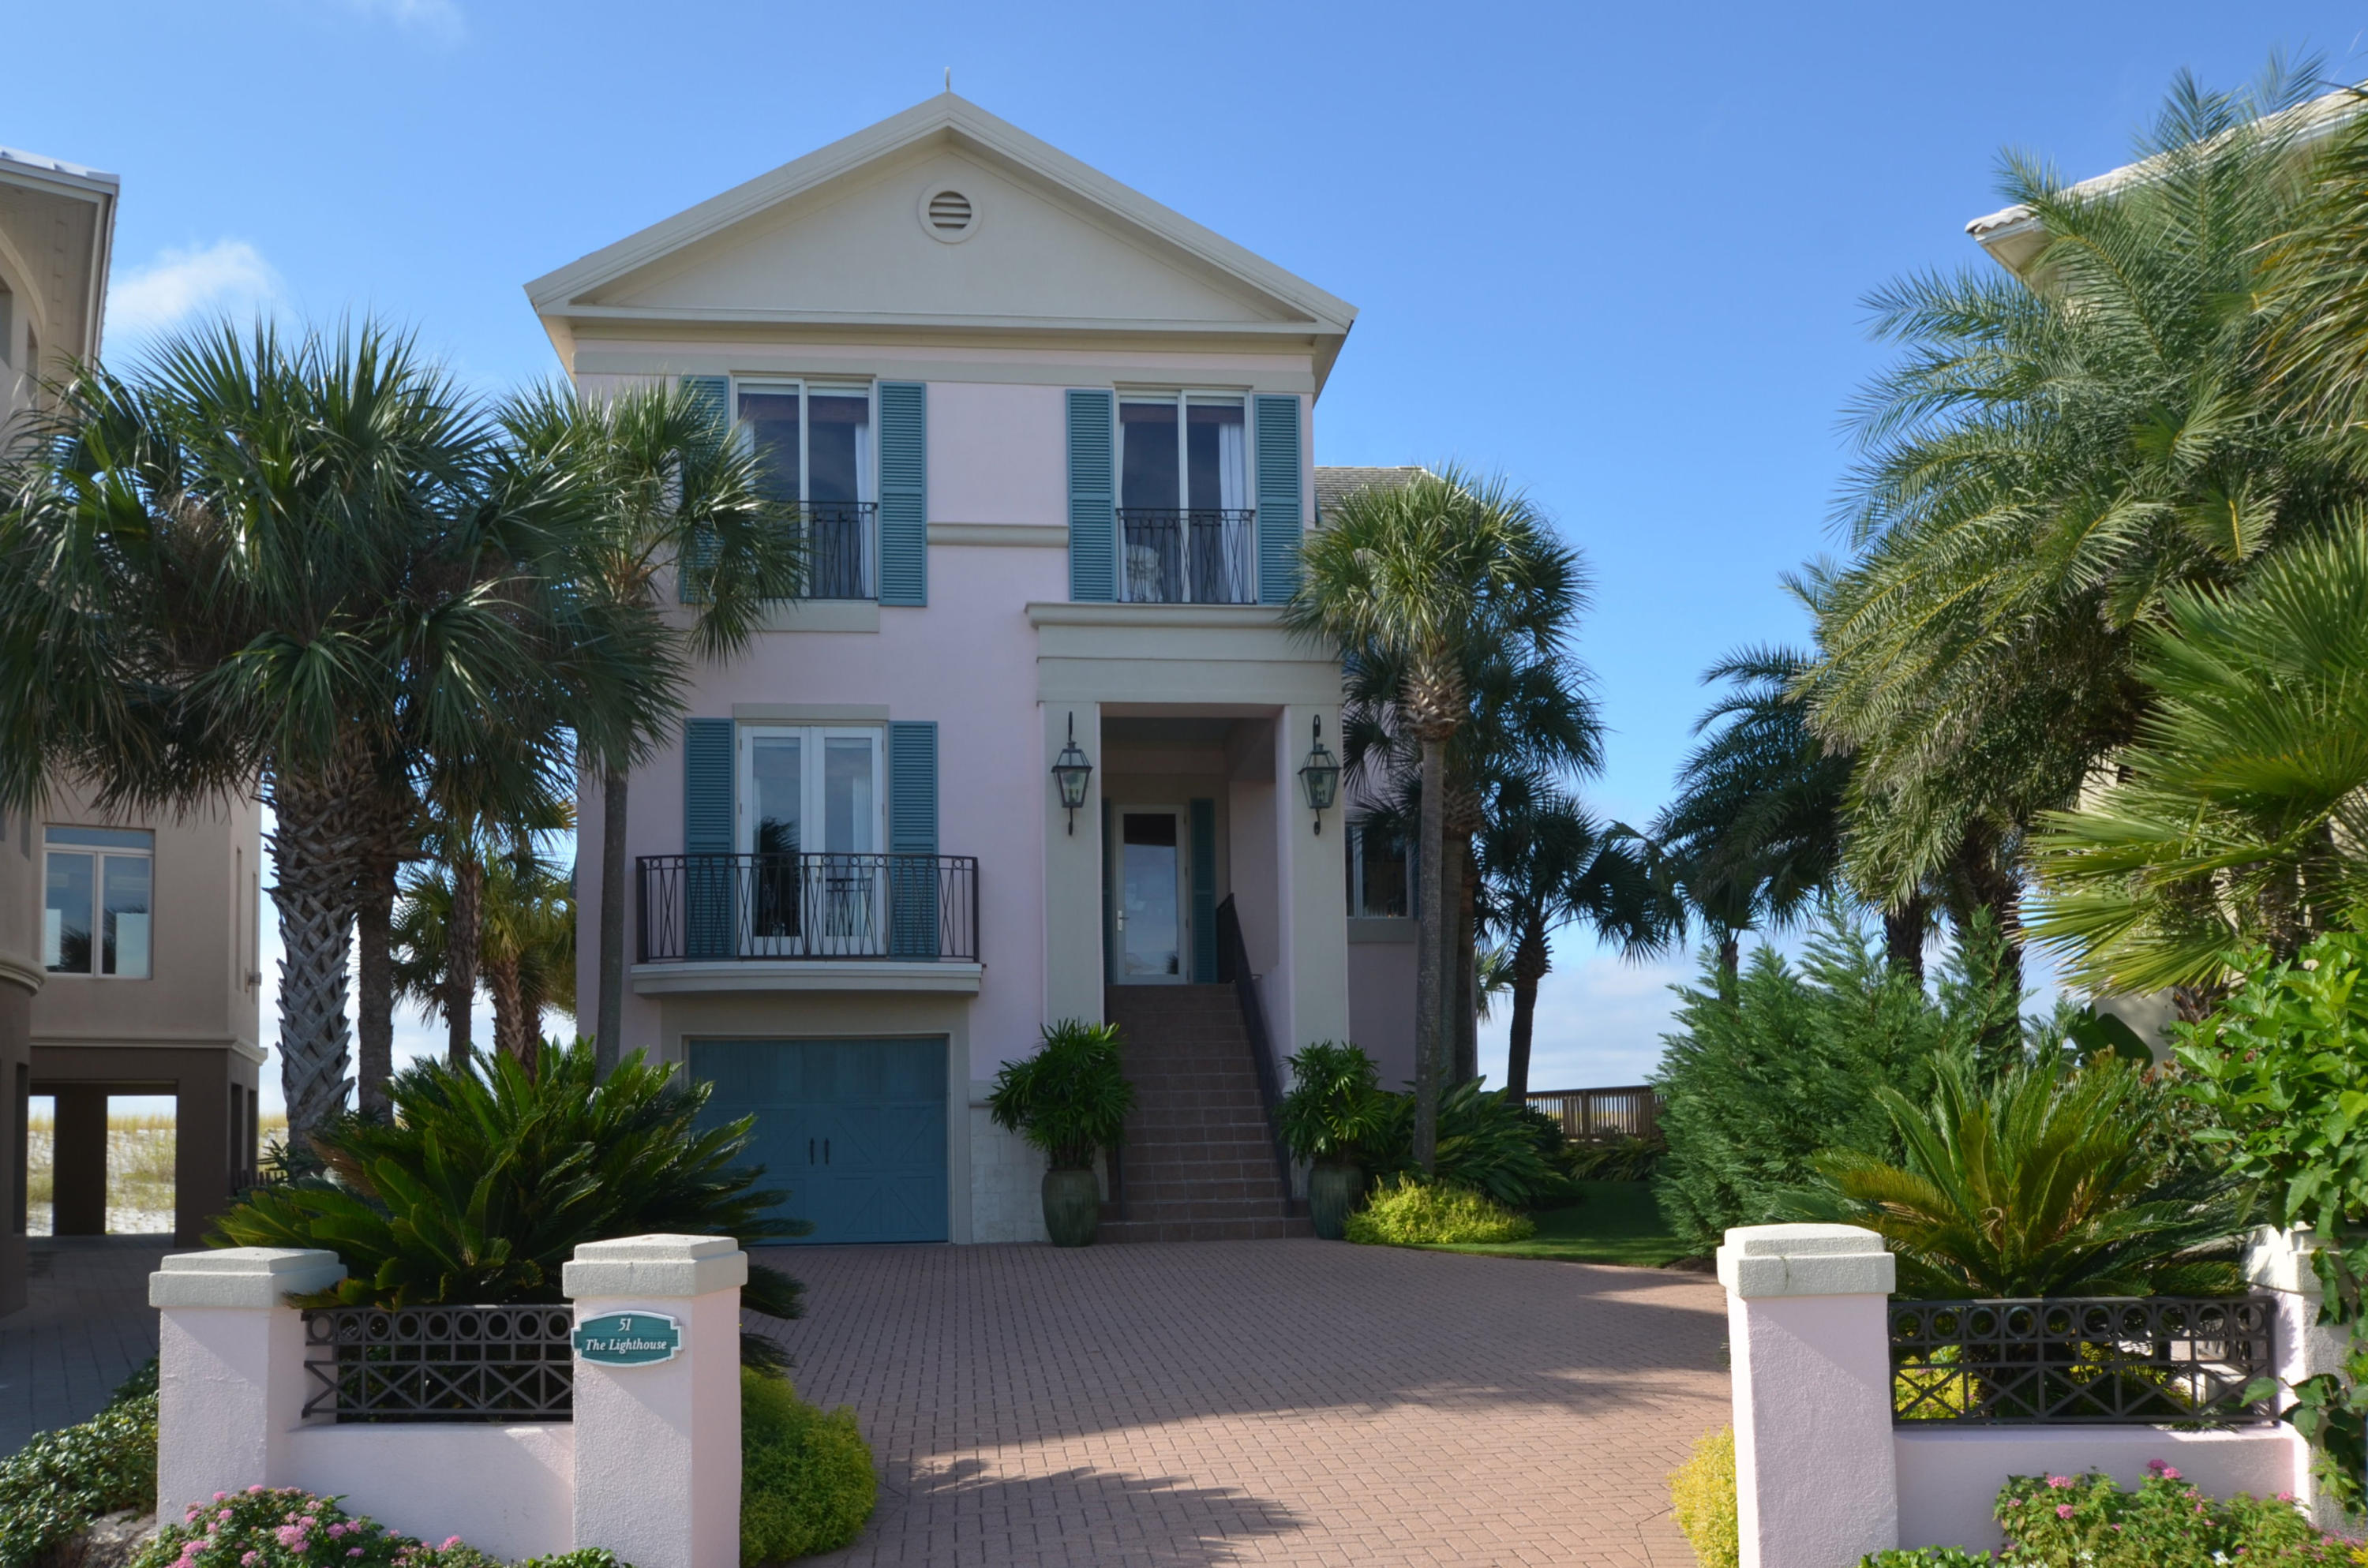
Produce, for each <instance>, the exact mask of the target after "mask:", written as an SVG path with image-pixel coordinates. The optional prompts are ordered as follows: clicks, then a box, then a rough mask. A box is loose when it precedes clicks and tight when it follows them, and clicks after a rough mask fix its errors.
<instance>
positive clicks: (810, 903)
mask: <svg viewBox="0 0 2368 1568" xmlns="http://www.w3.org/2000/svg"><path fill="white" fill-rule="evenodd" d="M640 865H641V903H640V914H641V961H642V962H643V963H666V962H672V961H676V960H695V961H701V962H707V961H715V960H783V959H900V960H951V961H958V962H969V963H975V962H976V961H977V960H978V861H977V859H976V858H973V857H972V856H968V855H850V854H829V853H815V854H803V853H801V854H791V855H645V856H643V857H642V858H641V862H640Z"/></svg>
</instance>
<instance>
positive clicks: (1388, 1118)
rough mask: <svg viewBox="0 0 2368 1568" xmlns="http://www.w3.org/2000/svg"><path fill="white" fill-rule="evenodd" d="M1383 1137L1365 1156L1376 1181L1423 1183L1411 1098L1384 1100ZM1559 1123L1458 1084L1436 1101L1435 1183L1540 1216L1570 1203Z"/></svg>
mask: <svg viewBox="0 0 2368 1568" xmlns="http://www.w3.org/2000/svg"><path fill="white" fill-rule="evenodd" d="M1383 1101H1384V1110H1385V1114H1384V1115H1383V1118H1382V1129H1381V1131H1380V1132H1379V1133H1378V1134H1377V1135H1376V1136H1375V1138H1374V1140H1373V1142H1372V1144H1371V1145H1370V1146H1369V1149H1368V1163H1369V1165H1370V1166H1371V1168H1372V1171H1373V1173H1374V1174H1375V1175H1377V1176H1421V1175H1422V1170H1421V1167H1420V1166H1418V1165H1416V1164H1415V1160H1414V1096H1412V1095H1387V1096H1383ZM1562 1143H1563V1137H1562V1123H1560V1122H1558V1121H1556V1120H1555V1119H1554V1118H1553V1117H1551V1116H1548V1115H1546V1114H1545V1113H1544V1112H1543V1111H1540V1110H1535V1109H1532V1108H1531V1107H1529V1106H1527V1105H1524V1104H1522V1103H1520V1101H1517V1100H1513V1099H1510V1098H1508V1097H1507V1096H1505V1095H1504V1094H1503V1093H1501V1092H1491V1091H1490V1090H1488V1089H1486V1088H1485V1087H1484V1086H1483V1085H1482V1084H1481V1082H1480V1080H1478V1079H1476V1078H1475V1079H1474V1080H1472V1081H1471V1082H1469V1083H1463V1084H1458V1085H1455V1087H1453V1088H1452V1089H1450V1090H1448V1091H1447V1092H1446V1093H1445V1094H1443V1095H1441V1096H1440V1097H1439V1152H1438V1157H1437V1158H1436V1159H1435V1160H1434V1161H1433V1162H1432V1165H1433V1169H1432V1172H1431V1175H1432V1176H1434V1177H1435V1178H1436V1179H1437V1180H1438V1181H1440V1183H1441V1184H1443V1185H1446V1186H1450V1187H1468V1188H1470V1189H1471V1190H1472V1191H1474V1192H1482V1193H1486V1194H1487V1195H1488V1196H1489V1197H1490V1198H1493V1199H1496V1200H1497V1202H1499V1203H1501V1204H1503V1205H1504V1206H1505V1207H1506V1208H1508V1209H1535V1208H1539V1207H1542V1206H1543V1205H1545V1204H1548V1203H1551V1202H1554V1201H1555V1200H1556V1199H1564V1198H1567V1197H1568V1196H1569V1195H1570V1193H1571V1192H1572V1190H1573V1188H1572V1187H1571V1184H1570V1178H1569V1177H1567V1176H1565V1175H1563V1173H1562V1168H1561V1156H1562Z"/></svg>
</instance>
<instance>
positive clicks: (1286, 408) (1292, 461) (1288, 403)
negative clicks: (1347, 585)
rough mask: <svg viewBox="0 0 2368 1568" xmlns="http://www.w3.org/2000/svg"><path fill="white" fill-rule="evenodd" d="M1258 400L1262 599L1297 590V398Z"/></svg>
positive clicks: (1275, 601) (1274, 600) (1276, 600)
mask: <svg viewBox="0 0 2368 1568" xmlns="http://www.w3.org/2000/svg"><path fill="white" fill-rule="evenodd" d="M1253 401H1255V402H1256V403H1257V404H1258V602H1259V603H1260V604H1269V605H1279V604H1281V603H1282V602H1283V601H1284V600H1286V599H1288V598H1290V597H1291V596H1292V595H1293V594H1295V593H1297V592H1298V591H1299V450H1300V437H1299V399H1298V398H1296V397H1293V396H1274V395H1271V394H1266V393H1261V394H1260V395H1259V396H1258V397H1257V398H1256V399H1254V400H1253Z"/></svg>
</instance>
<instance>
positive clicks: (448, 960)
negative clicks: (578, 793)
mask: <svg viewBox="0 0 2368 1568" xmlns="http://www.w3.org/2000/svg"><path fill="white" fill-rule="evenodd" d="M477 864H478V867H479V872H480V876H481V879H482V881H481V882H480V896H479V911H480V915H479V920H478V926H477V935H476V943H475V948H474V950H473V952H472V953H471V954H470V957H471V958H472V959H473V960H474V961H473V962H472V963H470V964H467V965H465V966H462V965H456V964H455V963H454V961H453V960H454V958H455V957H456V956H457V954H458V953H459V950H460V949H458V948H457V946H456V944H457V942H458V941H459V940H460V937H461V934H460V931H459V930H458V928H457V926H456V923H455V921H454V920H453V905H454V903H455V897H454V890H455V886H456V878H455V875H454V868H453V867H452V866H451V865H450V863H445V864H438V865H430V866H427V867H424V868H422V869H418V870H416V871H414V872H412V873H411V874H409V875H408V876H406V877H405V878H404V885H403V893H402V897H401V898H400V900H399V901H398V902H397V903H396V905H395V915H394V921H393V928H394V966H393V967H394V978H395V984H396V989H397V992H398V994H400V995H402V996H403V997H404V999H405V1000H407V1001H411V1002H415V1003H417V1004H418V1005H419V1006H421V1007H423V1008H424V1009H426V1010H427V1011H428V1012H430V1013H441V1014H442V1015H444V1017H445V1018H446V1020H447V1022H448V1023H449V1022H450V1017H451V1015H452V1013H453V1012H454V1011H455V1010H456V1009H463V1010H465V1009H467V1008H469V1007H471V1006H473V1004H474V1002H475V991H476V976H477V975H478V974H479V973H480V972H482V973H483V974H484V981H485V989H486V990H487V991H488V992H489V993H490V994H492V996H493V999H494V1045H495V1050H498V1051H506V1052H507V1053H508V1054H509V1055H511V1056H513V1057H516V1058H517V1059H518V1061H519V1062H521V1063H522V1064H523V1065H525V1066H526V1067H527V1068H528V1070H529V1071H532V1070H533V1069H534V1067H535V1064H536V1060H537V1057H538V1055H539V1053H540V1051H541V1043H542V1013H543V1010H544V1009H545V1008H546V1007H552V1006H555V1007H557V1008H558V1009H559V1010H560V1011H562V1012H564V1013H569V1014H573V1013H574V1012H575V898H574V895H573V893H572V892H571V891H570V890H569V888H568V885H567V879H566V878H565V877H564V876H563V875H561V874H560V872H559V871H558V870H557V869H555V868H553V867H552V866H551V865H550V864H549V863H547V862H546V861H544V860H543V859H542V858H541V857H540V856H539V855H538V854H537V853H536V852H535V848H534V845H533V842H532V840H531V839H530V838H529V839H525V840H521V841H520V842H519V843H518V845H517V846H515V848H513V849H511V850H510V851H508V852H507V853H498V852H497V853H494V854H490V855H480V856H479V857H478V858H477ZM462 976H465V979H463V978H460V977H462ZM464 1064H465V1062H464Z"/></svg>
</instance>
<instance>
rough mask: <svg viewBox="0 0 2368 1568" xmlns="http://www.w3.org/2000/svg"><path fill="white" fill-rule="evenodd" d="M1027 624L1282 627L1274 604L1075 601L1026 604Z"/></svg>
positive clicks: (1228, 628)
mask: <svg viewBox="0 0 2368 1568" xmlns="http://www.w3.org/2000/svg"><path fill="white" fill-rule="evenodd" d="M1028 624H1029V625H1030V626H1128V627H1154V628H1164V627H1187V626H1190V627H1214V628H1217V629H1220V630H1225V631H1232V630H1270V631H1280V630H1281V627H1282V611H1281V608H1279V607H1277V606H1274V605H1127V604H1076V603H1072V602H1068V601H1061V600H1053V601H1046V600H1041V599H1040V600H1038V601H1036V602H1034V603H1032V604H1030V606H1029V607H1028Z"/></svg>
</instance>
